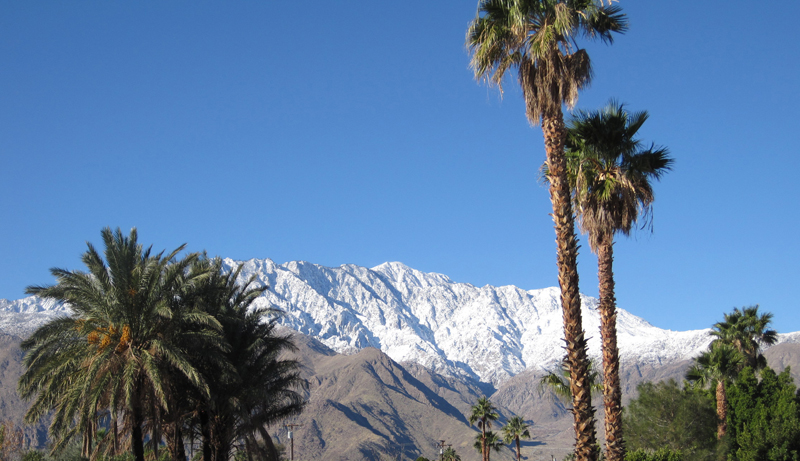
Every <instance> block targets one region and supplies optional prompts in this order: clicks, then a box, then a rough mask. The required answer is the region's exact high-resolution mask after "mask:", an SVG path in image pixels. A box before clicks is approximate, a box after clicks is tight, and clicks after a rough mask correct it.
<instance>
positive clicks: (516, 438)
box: [514, 437, 522, 461]
mask: <svg viewBox="0 0 800 461" xmlns="http://www.w3.org/2000/svg"><path fill="white" fill-rule="evenodd" d="M514 441H515V442H516V443H517V461H519V460H520V457H521V456H522V452H521V451H520V449H519V437H515V438H514Z"/></svg>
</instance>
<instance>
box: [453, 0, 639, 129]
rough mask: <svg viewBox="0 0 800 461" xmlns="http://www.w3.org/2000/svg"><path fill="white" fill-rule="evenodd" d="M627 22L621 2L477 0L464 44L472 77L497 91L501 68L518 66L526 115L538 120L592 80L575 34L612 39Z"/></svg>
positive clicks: (570, 101)
mask: <svg viewBox="0 0 800 461" xmlns="http://www.w3.org/2000/svg"><path fill="white" fill-rule="evenodd" d="M627 27H628V25H627V19H626V18H625V15H624V14H622V10H621V8H620V7H618V6H616V5H608V6H604V5H602V4H601V3H599V2H597V1H594V0H571V1H570V0H567V1H564V0H558V1H553V0H549V1H548V0H482V1H480V2H479V4H478V14H477V16H476V18H475V19H474V20H473V21H472V22H471V23H470V26H469V29H468V30H467V46H468V47H469V49H470V51H471V54H472V60H471V65H472V68H473V70H474V72H475V76H476V78H478V79H481V80H486V81H488V82H490V83H493V84H496V85H497V86H498V87H499V88H500V89H501V91H502V85H503V78H504V77H505V74H506V72H507V71H508V70H510V69H516V70H517V72H518V78H519V83H520V85H521V87H522V90H523V92H524V94H525V102H526V108H527V116H528V119H529V120H530V122H531V123H533V124H538V123H539V122H540V120H541V117H542V116H543V115H546V114H553V113H556V112H558V113H560V112H561V105H562V104H567V106H568V107H572V106H573V105H574V104H575V102H576V101H577V98H578V91H579V90H580V89H582V88H584V87H585V86H586V85H588V84H589V82H590V80H591V76H592V70H591V63H590V60H589V55H588V54H587V53H586V50H584V49H582V48H580V47H579V46H578V44H577V41H576V39H577V38H579V37H584V38H589V39H599V40H601V41H603V42H606V43H611V42H613V39H614V37H613V35H612V33H614V32H617V33H621V32H624V31H626V30H627Z"/></svg>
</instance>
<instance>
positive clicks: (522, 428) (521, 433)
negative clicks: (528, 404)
mask: <svg viewBox="0 0 800 461" xmlns="http://www.w3.org/2000/svg"><path fill="white" fill-rule="evenodd" d="M529 427H530V426H528V425H527V424H525V420H524V419H522V416H512V417H511V418H509V420H508V422H506V425H505V426H503V442H505V443H507V444H509V443H512V442H513V443H514V444H515V446H516V449H517V461H519V460H520V457H521V456H522V452H521V450H520V443H519V439H521V438H522V439H529V438H531V431H529V430H528V428H529Z"/></svg>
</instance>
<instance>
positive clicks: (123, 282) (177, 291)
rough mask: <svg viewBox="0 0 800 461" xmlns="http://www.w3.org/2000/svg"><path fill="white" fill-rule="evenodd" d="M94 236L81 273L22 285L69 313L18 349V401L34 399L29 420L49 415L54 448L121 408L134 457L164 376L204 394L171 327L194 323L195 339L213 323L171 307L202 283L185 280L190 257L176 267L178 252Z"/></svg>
mask: <svg viewBox="0 0 800 461" xmlns="http://www.w3.org/2000/svg"><path fill="white" fill-rule="evenodd" d="M102 237H103V243H104V245H105V251H104V254H103V255H102V256H101V254H100V253H99V252H98V251H97V250H96V249H95V248H94V247H93V246H92V245H91V244H88V247H89V248H88V250H87V251H86V252H85V253H84V255H83V258H82V259H83V263H84V264H85V265H86V267H87V269H88V271H87V272H82V271H67V270H65V269H52V270H51V272H52V273H53V275H54V276H55V277H56V280H57V284H56V285H53V286H32V287H28V289H27V292H28V293H30V294H34V295H37V296H40V297H43V298H49V299H54V300H57V301H60V302H63V303H65V304H66V305H68V306H69V307H70V308H71V309H72V311H73V314H72V315H71V316H69V317H62V318H58V319H55V320H53V321H51V322H49V323H47V324H46V325H44V326H43V327H41V328H39V329H38V330H37V331H36V332H34V334H33V335H31V337H30V338H28V339H27V340H25V341H24V342H23V343H22V348H23V350H25V351H26V355H25V359H24V365H25V367H26V371H25V373H24V374H23V375H22V377H21V378H20V381H19V391H20V395H21V396H22V397H23V398H25V399H30V398H33V397H34V396H36V400H35V401H34V402H33V404H32V405H31V407H30V409H29V411H28V413H27V415H26V419H27V420H28V421H35V420H37V419H39V418H40V417H41V416H43V415H44V414H45V413H46V412H48V411H50V410H54V411H55V413H54V418H53V422H52V425H51V435H52V436H53V437H54V438H55V440H56V442H57V443H56V445H55V447H54V449H57V448H58V447H60V446H62V445H63V444H64V443H66V441H68V439H69V437H70V436H72V435H73V434H74V433H75V432H76V431H84V430H87V429H88V430H91V421H92V420H94V419H96V418H97V412H98V411H100V410H101V408H111V409H112V410H113V409H120V410H122V411H124V412H125V413H126V414H127V416H128V418H129V420H130V424H131V426H132V430H133V433H132V440H131V444H132V448H133V452H134V455H135V457H136V458H137V459H143V448H142V440H143V436H142V433H141V426H142V423H143V421H144V405H145V402H147V401H151V402H154V403H155V404H156V405H161V406H163V407H166V406H168V398H167V393H168V392H167V388H168V384H167V382H166V381H167V380H166V376H167V375H168V373H167V372H166V370H175V371H176V372H177V373H179V374H180V375H182V376H183V378H184V379H186V380H187V381H188V382H190V383H191V384H192V385H193V386H195V387H196V388H197V389H200V390H201V392H204V393H205V392H207V390H208V387H207V385H206V382H205V380H204V379H203V377H202V376H201V375H200V373H198V371H197V369H196V368H195V367H194V366H193V365H192V363H191V361H190V360H189V357H188V351H186V350H184V349H182V348H181V347H180V344H181V341H180V340H179V339H178V338H177V336H179V333H178V332H180V331H182V330H181V329H180V328H176V327H175V326H176V325H177V324H179V323H180V324H185V323H193V324H195V325H197V328H196V329H195V332H199V331H203V333H202V335H204V336H208V334H207V331H208V329H211V330H213V329H214V328H218V327H219V324H218V323H217V322H216V321H215V320H214V319H213V318H212V317H210V316H208V315H206V314H203V313H197V312H193V311H189V310H176V309H173V307H174V304H175V301H176V299H177V298H180V296H181V295H182V294H183V293H185V292H186V291H187V290H188V289H189V288H190V287H191V286H192V284H193V283H194V282H196V279H197V278H199V277H201V276H202V274H195V277H187V276H186V273H187V268H188V267H189V265H190V264H191V263H192V261H193V260H194V259H195V258H196V255H193V254H192V255H188V256H187V257H185V258H183V259H181V260H178V259H177V255H178V253H179V252H180V251H182V249H183V247H180V248H178V249H176V250H174V251H173V252H171V253H169V254H166V255H165V254H163V253H159V254H152V252H151V249H150V248H147V249H145V248H143V246H142V245H140V244H139V243H138V241H137V232H136V229H133V230H131V232H130V235H128V236H124V235H123V234H122V232H121V231H120V230H119V229H117V230H116V231H115V232H112V231H111V229H109V228H105V229H103V231H102ZM190 334H194V333H190ZM212 336H213V335H212ZM74 419H77V420H78V421H79V423H78V424H77V425H75V426H73V425H72V422H73V420H74Z"/></svg>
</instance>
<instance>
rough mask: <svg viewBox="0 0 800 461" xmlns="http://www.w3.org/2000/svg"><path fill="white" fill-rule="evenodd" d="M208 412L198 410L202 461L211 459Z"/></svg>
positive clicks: (210, 460)
mask: <svg viewBox="0 0 800 461" xmlns="http://www.w3.org/2000/svg"><path fill="white" fill-rule="evenodd" d="M209 419H210V418H209V416H208V413H207V412H206V411H205V410H201V411H200V433H201V436H202V437H201V438H202V444H203V461H212V459H211V423H210V421H209Z"/></svg>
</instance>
